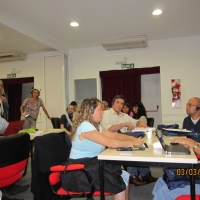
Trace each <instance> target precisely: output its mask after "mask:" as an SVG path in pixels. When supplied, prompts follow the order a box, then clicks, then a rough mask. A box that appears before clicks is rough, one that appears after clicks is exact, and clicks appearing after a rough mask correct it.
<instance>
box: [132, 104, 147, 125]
mask: <svg viewBox="0 0 200 200" xmlns="http://www.w3.org/2000/svg"><path fill="white" fill-rule="evenodd" d="M133 118H134V119H138V120H139V121H141V122H144V123H145V124H147V112H146V109H145V107H144V105H143V103H142V102H139V101H138V102H134V103H133Z"/></svg>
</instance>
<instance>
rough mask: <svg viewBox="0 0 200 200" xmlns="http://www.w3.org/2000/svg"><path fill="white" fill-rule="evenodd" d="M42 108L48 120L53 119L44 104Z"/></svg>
mask: <svg viewBox="0 0 200 200" xmlns="http://www.w3.org/2000/svg"><path fill="white" fill-rule="evenodd" d="M41 107H42V109H43V111H44V113H45V114H46V116H47V118H48V119H51V117H50V116H49V114H48V112H47V109H46V108H45V107H44V104H42V105H41Z"/></svg>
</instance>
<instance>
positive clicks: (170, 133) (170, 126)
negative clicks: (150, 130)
mask: <svg viewBox="0 0 200 200" xmlns="http://www.w3.org/2000/svg"><path fill="white" fill-rule="evenodd" d="M178 128H179V125H178V124H168V125H165V124H160V125H158V130H160V131H161V132H162V134H163V135H166V136H187V134H186V133H185V132H184V133H183V132H180V131H175V130H173V131H169V130H166V129H178Z"/></svg>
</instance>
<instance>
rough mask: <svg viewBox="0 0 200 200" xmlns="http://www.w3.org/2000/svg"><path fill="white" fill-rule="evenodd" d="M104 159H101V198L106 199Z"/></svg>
mask: <svg viewBox="0 0 200 200" xmlns="http://www.w3.org/2000/svg"><path fill="white" fill-rule="evenodd" d="M103 165H104V161H103V160H99V181H100V197H101V198H100V199H101V200H105V196H104V169H103Z"/></svg>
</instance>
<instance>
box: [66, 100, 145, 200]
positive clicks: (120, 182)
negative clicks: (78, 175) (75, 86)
mask: <svg viewBox="0 0 200 200" xmlns="http://www.w3.org/2000/svg"><path fill="white" fill-rule="evenodd" d="M102 117H103V110H102V108H101V101H100V100H98V99H96V98H92V99H84V100H83V101H82V102H81V104H80V105H79V106H78V109H77V112H76V117H75V120H74V122H73V126H72V134H71V136H72V148H71V152H70V158H71V159H79V158H94V157H97V156H98V155H99V154H100V153H101V152H102V151H103V150H104V149H105V147H110V148H117V147H132V146H133V145H142V144H143V142H144V140H143V139H142V138H135V137H132V136H127V135H125V134H119V133H114V132H111V131H108V130H106V129H104V128H102V127H101V126H100V124H99V123H100V122H101V120H102ZM113 170H114V167H113ZM129 176H130V175H129V174H128V173H127V172H126V171H123V170H121V173H120V174H118V175H117V176H115V178H116V179H115V180H113V179H114V176H113V178H112V180H111V182H109V179H106V180H105V184H104V186H105V185H107V184H109V186H110V187H109V188H110V190H109V189H108V188H105V191H109V192H113V193H114V195H113V196H114V200H127V199H128V183H129Z"/></svg>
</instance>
